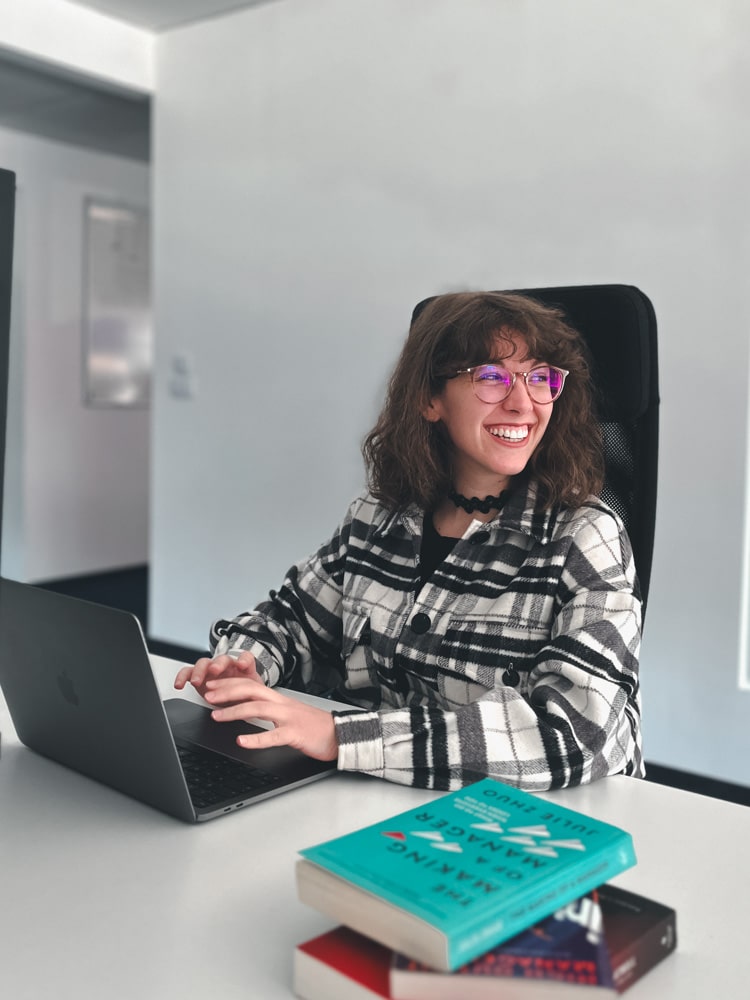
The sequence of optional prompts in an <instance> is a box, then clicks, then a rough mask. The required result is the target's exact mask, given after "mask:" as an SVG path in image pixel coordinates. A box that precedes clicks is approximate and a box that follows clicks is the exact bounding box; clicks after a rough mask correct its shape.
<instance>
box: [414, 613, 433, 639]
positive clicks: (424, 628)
mask: <svg viewBox="0 0 750 1000" xmlns="http://www.w3.org/2000/svg"><path fill="white" fill-rule="evenodd" d="M431 625H432V622H431V621H430V616H429V615H426V614H425V613H424V612H423V611H420V612H419V613H418V614H416V615H414V617H413V618H412V620H411V630H412V632H415V633H416V634H417V635H424V634H425V632H429V631H430V626H431Z"/></svg>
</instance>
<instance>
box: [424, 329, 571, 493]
mask: <svg viewBox="0 0 750 1000" xmlns="http://www.w3.org/2000/svg"><path fill="white" fill-rule="evenodd" d="M509 339H510V340H511V341H512V344H513V350H512V353H510V354H508V353H507V352H508V338H503V339H502V340H500V339H498V341H497V352H496V356H495V357H494V358H488V359H487V360H488V361H490V360H492V361H499V360H501V359H502V364H503V367H504V368H507V369H508V371H511V372H516V373H518V372H527V371H529V370H530V369H531V368H533V367H534V365H536V364H540V363H544V362H545V361H548V360H549V359H547V358H529V357H527V353H526V344H525V343H524V341H523V340H522V338H521V337H520V336H519V335H518V334H511V335H510V338H509ZM553 405H554V404H552V403H546V404H544V403H534V402H533V401H532V400H531V398H530V397H529V394H528V391H527V389H526V384H525V382H524V380H523V377H522V376H519V377H518V378H517V379H516V383H515V385H514V386H513V389H512V390H511V392H510V395H508V396H506V398H505V399H503V400H501V401H500V402H499V403H484V402H482V400H480V399H477V397H476V395H475V394H474V387H473V385H472V382H471V376H470V375H468V374H462V375H459V376H458V377H457V378H452V379H448V381H447V382H446V383H445V386H444V388H443V390H442V391H441V393H440V395H439V396H435V397H434V398H433V399H432V400H431V401H430V404H429V406H428V407H427V409H426V411H425V413H424V416H425V417H426V418H427V420H430V421H432V422H437V421H440V422H441V423H442V425H443V427H444V428H445V431H446V433H447V435H448V437H449V438H450V440H451V442H452V445H453V455H452V457H453V470H454V482H453V485H454V487H455V489H456V490H458V492H459V493H463V494H464V495H465V496H478V497H484V496H487V495H494V494H497V493H500V492H501V491H502V490H504V489H506V488H507V486H508V485H509V483H510V480H511V479H512V478H513V476H517V475H518V474H519V473H521V472H523V470H524V469H525V468H526V465H527V463H528V461H529V459H530V458H531V456H532V455H533V453H534V451H535V450H536V448H537V447H538V445H539V442H540V441H541V440H542V438H543V436H544V432H545V431H546V430H547V425H548V424H549V420H550V416H551V415H552V407H553Z"/></svg>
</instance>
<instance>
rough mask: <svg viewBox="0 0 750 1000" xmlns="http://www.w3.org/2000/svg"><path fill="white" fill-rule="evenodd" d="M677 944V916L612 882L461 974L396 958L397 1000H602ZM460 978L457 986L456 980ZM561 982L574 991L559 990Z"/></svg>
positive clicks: (393, 974)
mask: <svg viewBox="0 0 750 1000" xmlns="http://www.w3.org/2000/svg"><path fill="white" fill-rule="evenodd" d="M676 945H677V927H676V914H675V911H674V910H673V909H672V908H670V907H668V906H664V905H663V904H661V903H657V902H655V901H654V900H652V899H648V898H646V897H645V896H640V895H638V894H636V893H634V892H628V891H627V890H625V889H619V888H617V887H616V886H612V885H603V886H600V888H599V889H598V890H594V891H593V892H590V893H587V894H586V895H585V896H583V897H582V898H581V899H578V900H576V901H575V902H573V903H569V904H568V905H567V906H564V907H562V908H561V909H560V910H557V911H556V912H555V913H554V914H552V916H550V917H547V919H546V920H543V921H541V922H539V923H537V924H535V925H534V926H533V927H530V928H528V929H527V930H525V931H523V932H522V933H521V934H518V935H517V936H516V937H514V938H512V939H511V940H510V941H506V942H505V943H504V944H502V945H500V946H499V947H497V948H493V949H492V950H491V951H488V952H486V953H485V954H484V955H481V956H480V957H479V958H477V959H475V960H474V961H472V962H469V963H467V964H466V965H464V966H462V967H461V968H460V969H457V970H456V971H455V972H453V973H448V974H446V973H441V972H437V971H435V970H432V969H429V968H427V967H426V966H424V965H421V964H420V963H418V962H415V961H413V960H412V959H408V958H405V957H404V956H403V955H399V954H395V955H394V956H393V959H392V968H391V983H390V990H391V996H392V997H393V998H394V1000H427V998H430V1000H441V998H454V997H456V996H457V995H459V994H460V996H461V997H467V998H469V997H478V998H483V997H488V998H489V997H492V998H494V997H496V996H497V994H498V980H499V979H502V980H503V982H502V996H503V998H504V1000H506V998H508V1000H514V998H516V997H518V998H523V997H533V998H534V1000H543V998H546V997H561V998H567V1000H573V998H578V997H588V998H590V1000H591V998H599V997H604V996H616V995H617V994H619V993H622V992H624V991H625V990H626V989H627V988H628V987H629V986H632V984H633V983H634V982H636V980H638V979H640V978H641V977H642V976H644V975H645V974H646V973H647V972H648V971H649V970H650V969H652V968H653V967H654V966H655V965H656V964H657V963H658V962H660V961H661V960H662V959H663V958H665V957H666V956H667V955H668V954H670V952H672V951H674V949H675V947H676ZM457 979H458V980H460V982H457V981H456V980H457ZM561 983H565V984H566V986H567V988H566V989H563V990H562V991H561V990H560V989H559V986H560V984H561Z"/></svg>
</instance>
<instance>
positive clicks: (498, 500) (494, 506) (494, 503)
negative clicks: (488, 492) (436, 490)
mask: <svg viewBox="0 0 750 1000" xmlns="http://www.w3.org/2000/svg"><path fill="white" fill-rule="evenodd" d="M448 498H449V499H450V500H452V501H453V503H454V504H455V505H456V507H463V509H464V510H465V511H466V513H467V514H473V513H474V511H475V510H478V511H481V513H482V514H489V512H490V511H491V510H502V509H503V507H504V506H505V501H506V500H507V499H508V490H503V492H502V493H500V494H499V495H498V496H496V497H491V496H490V497H485V498H484V500H480V499H479V497H471V499H469V497H465V496H464V495H463V493H456V491H455V490H451V492H450V493H449V494H448Z"/></svg>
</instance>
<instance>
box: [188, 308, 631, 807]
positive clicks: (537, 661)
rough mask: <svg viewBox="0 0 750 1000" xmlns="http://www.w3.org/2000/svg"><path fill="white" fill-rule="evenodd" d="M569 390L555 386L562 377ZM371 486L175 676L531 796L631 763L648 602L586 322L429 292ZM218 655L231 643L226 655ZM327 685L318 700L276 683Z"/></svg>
mask: <svg viewBox="0 0 750 1000" xmlns="http://www.w3.org/2000/svg"><path fill="white" fill-rule="evenodd" d="M563 390H564V391H563ZM364 455H365V461H366V464H367V467H368V472H369V482H370V489H369V492H368V493H366V494H365V495H364V496H362V497H360V498H359V499H357V500H355V501H354V503H353V504H352V505H351V506H350V508H349V511H348V513H347V515H346V517H345V518H344V520H343V522H342V524H341V525H340V526H339V528H338V530H337V531H336V532H335V534H334V535H333V538H332V539H331V540H330V541H329V542H328V543H327V544H326V545H324V546H323V547H322V548H321V549H320V550H319V551H318V552H317V553H315V555H313V556H311V557H310V558H309V559H306V560H304V561H303V562H301V563H299V564H298V565H296V566H294V567H293V568H292V569H291V570H290V572H289V574H288V576H287V578H286V580H285V582H284V584H283V586H282V588H281V589H280V590H279V591H278V592H271V594H270V597H269V600H267V601H266V602H264V603H262V604H261V605H259V606H258V607H257V608H256V609H255V610H254V611H251V612H248V613H246V614H243V615H240V616H239V617H237V618H235V619H233V620H231V621H220V622H217V623H215V625H214V626H213V629H212V637H211V641H212V648H213V650H214V655H213V658H204V659H201V660H199V661H198V662H197V663H196V664H195V666H193V667H186V668H185V669H183V670H181V671H180V673H179V674H178V675H177V678H176V681H175V686H176V687H177V688H178V689H179V688H182V687H184V686H185V684H186V683H188V682H190V683H192V684H193V685H194V687H195V688H196V690H197V691H198V692H199V693H200V694H202V695H203V696H204V697H205V699H206V700H207V701H208V702H209V703H210V704H211V705H213V706H215V711H214V717H215V718H216V719H218V720H236V719H250V718H256V719H263V720H267V721H270V722H271V723H272V724H273V726H274V728H273V729H270V730H269V731H267V732H264V733H262V734H257V735H248V736H246V737H240V738H239V740H238V742H239V743H240V745H242V746H246V747H251V748H252V747H264V746H270V745H276V744H289V745H292V746H295V747H297V748H299V749H301V750H302V751H304V752H305V753H307V754H308V755H310V756H312V757H316V758H319V759H322V760H337V766H338V767H339V768H340V769H342V770H350V771H361V772H365V773H368V774H373V775H378V776H380V777H383V778H386V779H388V780H391V781H397V782H402V783H405V784H413V785H417V786H421V787H427V788H436V789H443V790H446V789H452V788H456V787H459V786H460V785H462V784H467V783H469V782H472V781H476V780H477V779H479V778H480V777H484V776H487V775H491V776H493V777H497V778H499V779H501V780H503V781H506V782H508V783H509V784H512V785H517V786H519V787H522V788H526V789H530V790H543V789H548V788H559V787H563V786H568V785H576V784H580V783H581V782H587V781H593V780H595V779H597V778H601V777H603V776H604V775H608V774H614V773H618V772H624V773H626V774H632V775H641V774H642V773H643V764H642V755H641V746H640V701H639V687H638V652H639V645H640V625H641V606H640V599H639V596H638V586H637V583H636V579H635V571H634V565H633V558H632V553H631V550H630V545H629V542H628V539H627V537H626V535H625V531H624V529H623V526H622V524H621V523H620V521H619V520H618V519H617V517H616V516H615V515H614V514H613V513H612V511H611V510H609V508H608V507H607V506H606V505H605V504H604V503H603V502H602V501H601V500H599V499H598V498H597V496H596V493H597V491H598V489H599V488H600V486H601V478H602V457H601V442H600V436H599V431H598V426H597V424H596V421H595V419H594V417H593V414H592V405H591V393H590V388H589V374H588V369H587V366H586V362H585V359H584V353H583V350H582V346H581V340H580V337H579V335H578V334H577V333H576V332H575V331H574V330H572V329H571V328H570V327H569V326H568V325H566V323H565V322H564V321H563V319H562V317H561V315H560V313H558V312H557V311H556V310H554V309H550V308H547V307H545V306H542V305H540V304H538V303H537V302H535V301H533V300H530V299H527V298H525V297H523V296H519V295H510V294H499V293H489V292H486V293H485V292H481V293H472V292H467V293H458V294H450V295H442V296H438V297H437V298H435V299H433V300H431V301H430V302H429V303H428V304H427V305H426V307H425V308H424V309H423V310H422V312H421V313H420V314H419V316H418V317H417V318H416V319H415V321H414V322H413V324H412V328H411V330H410V332H409V336H408V338H407V341H406V344H405V346H404V348H403V351H402V353H401V357H400V359H399V361H398V363H397V365H396V368H395V370H394V373H393V375H392V377H391V381H390V385H389V390H388V395H387V398H386V402H385V406H384V408H383V411H382V413H381V415H380V418H379V420H378V422H377V424H376V426H375V428H374V429H373V430H372V431H371V432H370V434H369V435H368V437H367V438H366V440H365V444H364ZM230 654H231V655H230ZM277 685H284V686H287V687H300V688H302V689H304V690H307V691H310V692H312V693H322V692H325V691H331V692H332V693H333V696H334V697H335V698H336V699H337V700H339V701H346V702H348V703H351V704H352V705H356V706H359V708H358V709H353V710H352V711H350V712H338V711H337V712H333V713H332V714H331V713H328V712H326V711H322V710H321V709H318V708H313V707H310V706H308V705H305V704H302V703H300V702H299V701H297V700H294V699H292V698H289V697H288V696H286V695H284V694H282V693H280V692H278V691H275V690H274V688H275V687H276V686H277Z"/></svg>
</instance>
